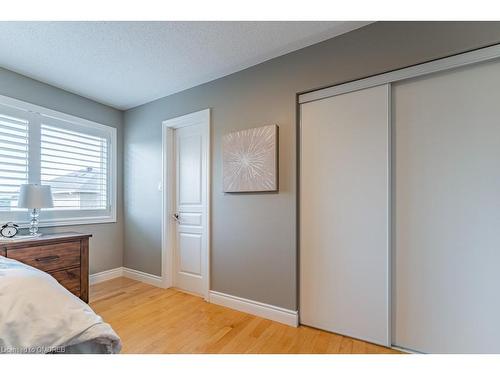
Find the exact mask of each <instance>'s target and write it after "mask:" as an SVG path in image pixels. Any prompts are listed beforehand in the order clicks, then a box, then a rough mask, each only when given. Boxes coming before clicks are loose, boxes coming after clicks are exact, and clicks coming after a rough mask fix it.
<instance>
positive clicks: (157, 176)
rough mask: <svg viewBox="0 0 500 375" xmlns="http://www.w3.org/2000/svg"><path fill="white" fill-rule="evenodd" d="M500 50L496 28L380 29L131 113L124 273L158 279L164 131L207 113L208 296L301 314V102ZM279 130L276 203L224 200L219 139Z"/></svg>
mask: <svg viewBox="0 0 500 375" xmlns="http://www.w3.org/2000/svg"><path fill="white" fill-rule="evenodd" d="M499 42H500V23H499V22H490V23H478V22H436V23H429V22H409V23H403V22H380V23H375V24H371V25H369V26H366V27H364V28H362V29H358V30H355V31H352V32H350V33H348V34H344V35H342V36H340V37H337V38H334V39H330V40H328V41H325V42H322V43H319V44H316V45H314V46H311V47H307V48H304V49H302V50H299V51H296V52H293V53H290V54H288V55H285V56H281V57H278V58H276V59H273V60H270V61H267V62H265V63H262V64H260V65H257V66H254V67H252V68H249V69H246V70H244V71H241V72H238V73H235V74H232V75H230V76H227V77H224V78H221V79H218V80H215V81H212V82H209V83H207V84H203V85H201V86H197V87H194V88H192V89H189V90H186V91H183V92H180V93H177V94H174V95H171V96H168V97H164V98H161V99H158V100H156V101H153V102H151V103H148V104H145V105H142V106H139V107H136V108H134V109H131V110H128V111H126V112H125V117H124V125H125V132H124V145H125V147H124V152H125V154H124V185H125V191H124V194H125V199H124V209H125V253H124V265H125V266H126V267H129V268H133V269H137V270H140V271H144V272H147V273H151V274H155V275H160V272H161V227H160V223H161V193H160V191H159V190H158V183H159V182H160V181H161V122H162V121H163V120H165V119H169V118H173V117H176V116H179V115H183V114H186V113H190V112H194V111H198V110H200V109H204V108H209V107H210V108H212V187H211V188H212V201H211V203H212V217H211V219H212V232H211V251H212V255H211V275H212V279H211V289H212V290H216V291H219V292H223V293H228V294H231V295H235V296H239V297H243V298H248V299H251V300H256V301H260V302H264V303H268V304H272V305H276V306H280V307H283V308H288V309H296V308H297V301H298V298H297V245H296V213H297V210H296V206H297V205H296V200H297V191H296V173H297V170H296V169H297V168H296V157H297V155H296V133H295V132H296V106H295V100H296V93H298V92H302V91H305V90H311V89H314V88H319V87H323V86H326V85H332V84H336V83H341V82H344V81H349V80H355V79H358V78H362V77H365V76H368V75H374V74H378V73H382V72H385V71H388V70H393V69H398V68H402V67H405V66H408V65H413V64H418V63H421V62H425V61H428V60H432V59H436V58H440V57H444V56H447V55H450V54H456V53H460V52H463V51H466V50H469V49H474V48H479V47H482V46H486V45H489V44H493V43H499ZM273 123H276V124H278V125H279V128H280V145H279V147H280V154H279V159H280V160H279V163H280V167H279V171H280V191H279V193H278V194H239V195H231V194H224V193H223V192H222V186H221V181H222V178H221V137H222V136H223V135H224V134H226V133H228V132H231V131H234V130H239V129H245V128H249V127H255V126H259V125H266V124H273ZM302 251H307V249H303V250H302Z"/></svg>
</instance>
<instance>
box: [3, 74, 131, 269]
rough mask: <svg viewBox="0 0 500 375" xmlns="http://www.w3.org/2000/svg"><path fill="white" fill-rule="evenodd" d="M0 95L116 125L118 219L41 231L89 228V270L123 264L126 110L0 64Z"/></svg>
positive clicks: (83, 230)
mask: <svg viewBox="0 0 500 375" xmlns="http://www.w3.org/2000/svg"><path fill="white" fill-rule="evenodd" d="M0 95H5V96H9V97H11V98H15V99H19V100H24V101H26V102H29V103H33V104H37V105H40V106H43V107H46V108H50V109H53V110H56V111H60V112H64V113H68V114H70V115H74V116H78V117H81V118H85V119H88V120H91V121H95V122H98V123H101V124H104V125H109V126H112V127H114V128H116V129H117V139H118V154H117V156H118V173H117V181H118V197H117V200H118V207H117V222H116V223H108V224H95V225H92V224H91V225H79V226H62V227H57V228H42V229H41V231H42V232H46V233H49V232H67V231H77V232H88V233H92V235H93V237H92V238H91V239H90V259H89V262H90V273H91V274H92V273H96V272H100V271H104V270H108V269H112V268H116V267H121V266H122V264H123V188H122V185H123V183H122V182H123V179H122V176H123V174H122V171H123V167H122V166H123V163H122V161H123V159H122V157H121V156H122V155H123V127H122V120H123V113H122V112H121V111H119V110H117V109H114V108H111V107H108V106H105V105H103V104H100V103H97V102H94V101H92V100H89V99H86V98H83V97H81V96H78V95H75V94H72V93H70V92H68V91H64V90H61V89H58V88H56V87H53V86H50V85H48V84H45V83H42V82H40V81H36V80H34V79H31V78H28V77H25V76H23V75H20V74H17V73H14V72H12V71H9V70H6V69H2V68H0Z"/></svg>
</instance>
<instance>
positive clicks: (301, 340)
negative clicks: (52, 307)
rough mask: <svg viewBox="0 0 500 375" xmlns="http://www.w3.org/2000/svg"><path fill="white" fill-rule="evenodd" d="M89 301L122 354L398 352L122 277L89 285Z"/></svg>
mask: <svg viewBox="0 0 500 375" xmlns="http://www.w3.org/2000/svg"><path fill="white" fill-rule="evenodd" d="M90 305H91V306H92V308H93V309H94V311H95V312H96V313H97V314H99V315H101V316H102V317H103V319H104V320H105V321H106V322H108V323H109V324H111V326H112V327H113V329H114V330H115V331H116V332H117V333H118V335H119V336H120V337H121V338H122V341H123V349H122V353H318V354H319V353H344V354H347V353H357V354H368V353H381V354H391V353H398V352H397V351H395V350H391V349H388V348H385V347H381V346H378V345H373V344H369V343H366V342H364V341H360V340H355V339H351V338H348V337H345V336H341V335H336V334H333V333H329V332H324V331H321V330H317V329H314V328H309V327H304V326H301V327H298V328H293V327H289V326H286V325H284V324H280V323H276V322H273V321H271V320H267V319H263V318H259V317H256V316H253V315H250V314H245V313H242V312H238V311H235V310H231V309H228V308H225V307H222V306H218V305H214V304H210V303H207V302H205V301H204V300H203V299H202V298H199V297H195V296H192V295H189V294H186V293H182V292H180V291H177V290H174V289H160V288H155V287H153V286H151V285H148V284H144V283H140V282H138V281H134V280H130V279H126V278H117V279H113V280H109V281H105V282H103V283H100V284H97V285H93V286H91V287H90Z"/></svg>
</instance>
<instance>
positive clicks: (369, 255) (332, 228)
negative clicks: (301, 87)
mask: <svg viewBox="0 0 500 375" xmlns="http://www.w3.org/2000/svg"><path fill="white" fill-rule="evenodd" d="M389 92H390V87H389V86H388V85H383V86H379V87H374V88H370V89H365V90H360V91H357V92H352V93H348V94H343V95H339V96H335V97H331V98H326V99H322V100H319V101H315V102H311V103H306V104H303V105H301V165H300V176H301V177H300V181H301V182H300V320H301V323H302V324H305V325H310V326H314V327H318V328H322V329H325V330H328V331H332V332H337V333H340V334H344V335H348V336H352V337H356V338H360V339H364V340H367V341H371V342H375V343H379V344H382V345H388V344H389V343H390V342H389V340H390V339H389V327H388V324H389V296H388V263H389V258H388V189H389V186H388V180H389V166H388V163H389V113H388V112H389Z"/></svg>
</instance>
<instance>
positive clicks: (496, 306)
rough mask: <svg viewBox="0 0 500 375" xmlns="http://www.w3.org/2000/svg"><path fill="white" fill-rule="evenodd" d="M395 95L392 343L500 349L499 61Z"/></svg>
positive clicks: (446, 349)
mask: <svg viewBox="0 0 500 375" xmlns="http://www.w3.org/2000/svg"><path fill="white" fill-rule="evenodd" d="M393 98H394V117H393V126H394V135H393V141H394V154H393V155H394V158H395V169H394V188H395V200H394V214H395V216H394V223H395V226H394V245H395V246H394V252H395V268H394V271H395V275H393V279H394V293H395V294H394V314H393V319H394V331H393V334H394V336H393V337H394V343H395V344H396V345H398V346H401V347H404V348H408V349H412V350H415V351H419V352H427V353H500V298H499V287H500V270H499V269H500V62H499V61H495V62H489V63H483V64H479V65H475V66H470V67H466V68H462V69H459V70H454V71H449V72H445V73H439V74H434V75H430V76H427V77H423V78H419V79H414V80H409V81H404V82H400V83H397V84H395V85H394V87H393Z"/></svg>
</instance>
